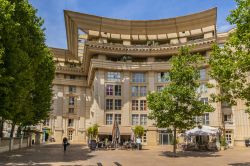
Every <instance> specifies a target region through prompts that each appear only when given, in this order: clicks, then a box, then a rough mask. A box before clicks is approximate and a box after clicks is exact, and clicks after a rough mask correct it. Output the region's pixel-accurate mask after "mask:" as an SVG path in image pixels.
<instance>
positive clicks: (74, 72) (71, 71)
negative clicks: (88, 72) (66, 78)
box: [56, 66, 83, 75]
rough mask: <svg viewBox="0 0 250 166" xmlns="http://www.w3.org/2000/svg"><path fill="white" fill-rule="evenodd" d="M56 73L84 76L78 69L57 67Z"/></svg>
mask: <svg viewBox="0 0 250 166" xmlns="http://www.w3.org/2000/svg"><path fill="white" fill-rule="evenodd" d="M56 73H63V74H72V75H83V70H82V69H81V68H76V67H73V68H70V67H66V66H56Z"/></svg>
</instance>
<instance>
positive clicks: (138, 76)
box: [132, 73, 146, 83]
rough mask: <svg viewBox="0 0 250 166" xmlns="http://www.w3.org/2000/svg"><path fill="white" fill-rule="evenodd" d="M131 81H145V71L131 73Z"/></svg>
mask: <svg viewBox="0 0 250 166" xmlns="http://www.w3.org/2000/svg"><path fill="white" fill-rule="evenodd" d="M132 82H135V83H144V82H146V79H145V73H133V74H132Z"/></svg>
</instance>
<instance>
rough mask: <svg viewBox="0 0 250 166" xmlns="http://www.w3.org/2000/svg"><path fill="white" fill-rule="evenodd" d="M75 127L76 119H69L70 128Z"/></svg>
mask: <svg viewBox="0 0 250 166" xmlns="http://www.w3.org/2000/svg"><path fill="white" fill-rule="evenodd" d="M73 126H74V119H68V127H73Z"/></svg>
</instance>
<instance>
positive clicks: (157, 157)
mask: <svg viewBox="0 0 250 166" xmlns="http://www.w3.org/2000/svg"><path fill="white" fill-rule="evenodd" d="M171 150H172V147H171V146H156V147H146V146H145V147H144V149H143V150H141V151H137V150H134V151H132V150H108V151H104V150H100V151H92V152H91V151H90V150H89V149H88V148H87V147H86V146H85V145H82V144H71V145H70V147H69V148H68V150H67V152H66V153H64V152H63V147H62V145H60V144H47V145H40V146H35V147H32V148H28V149H22V150H17V151H13V152H8V153H0V165H1V166H5V165H15V166H16V165H25V166H26V165H39V166H54V165H63V166H69V165H70V166H81V165H83V166H137V165H138V166H161V165H162V166H163V165H164V166H172V165H173V166H182V165H185V166H186V165H188V166H200V165H202V166H206V165H209V166H224V165H229V166H250V148H245V147H241V148H238V147H237V148H234V149H228V150H226V151H220V152H178V156H179V157H176V158H173V157H170V156H169V154H171V153H170V151H171Z"/></svg>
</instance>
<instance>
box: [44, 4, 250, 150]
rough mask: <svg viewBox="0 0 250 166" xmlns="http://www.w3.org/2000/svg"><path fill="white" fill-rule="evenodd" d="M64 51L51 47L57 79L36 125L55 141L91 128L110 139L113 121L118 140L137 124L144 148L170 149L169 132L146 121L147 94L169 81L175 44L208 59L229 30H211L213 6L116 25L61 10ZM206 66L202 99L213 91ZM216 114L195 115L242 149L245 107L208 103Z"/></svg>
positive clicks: (82, 135)
mask: <svg viewBox="0 0 250 166" xmlns="http://www.w3.org/2000/svg"><path fill="white" fill-rule="evenodd" d="M64 17H65V25H66V33H67V45H68V49H67V50H65V49H58V48H51V49H52V52H53V53H54V61H55V65H56V76H55V80H54V82H53V85H54V86H53V91H54V97H53V111H52V113H51V116H50V118H49V119H47V120H46V121H45V123H44V126H43V131H44V132H47V131H49V132H47V133H50V135H51V136H52V137H54V138H55V140H56V141H61V140H62V138H63V137H68V138H69V140H72V141H75V142H84V141H86V129H87V128H88V127H89V126H92V125H93V124H98V125H99V126H100V127H99V137H100V139H102V138H104V137H110V135H111V132H112V126H113V123H114V122H115V121H117V122H118V123H119V128H120V132H121V135H122V136H123V138H124V139H128V138H130V135H131V129H132V128H133V127H134V126H135V125H142V126H144V129H145V135H144V137H143V143H144V144H147V145H158V144H169V143H170V142H171V141H170V140H171V138H172V134H171V132H170V130H168V129H165V128H157V127H155V124H154V121H152V120H149V119H148V114H149V113H150V110H149V109H148V108H147V101H146V95H147V93H148V92H149V91H160V90H161V89H162V88H163V87H164V86H165V85H167V84H168V80H167V79H165V78H166V77H167V76H168V71H169V69H170V64H169V59H170V58H171V57H172V56H175V55H176V54H177V52H178V49H179V48H180V47H181V46H192V47H193V50H192V51H193V52H194V53H197V52H199V53H200V54H201V55H203V56H204V57H208V56H209V54H210V52H211V46H212V45H213V44H215V43H218V44H220V45H221V46H223V43H224V42H225V41H226V39H227V37H228V33H217V30H216V17H217V9H216V8H213V9H209V10H207V11H203V12H200V13H195V14H191V15H186V16H180V17H176V18H168V19H160V20H120V19H111V18H105V17H99V16H94V15H88V14H82V13H77V12H73V11H64ZM208 70H209V66H208V65H204V66H203V67H202V68H201V69H200V74H201V78H200V81H201V86H200V88H199V89H198V90H197V93H200V94H201V100H202V101H204V102H205V103H206V102H208V101H209V95H210V94H211V93H214V92H216V93H218V92H217V91H218V90H216V89H208V88H207V87H206V83H207V82H212V83H214V80H211V79H210V78H209V76H208ZM211 104H212V105H213V107H214V108H215V109H216V111H215V112H213V113H206V114H204V115H203V116H202V117H196V119H197V121H198V122H200V123H202V124H204V125H209V126H213V127H225V129H226V138H227V140H228V142H229V143H230V144H231V145H243V143H244V139H245V138H246V137H250V127H249V126H250V122H249V119H248V114H246V113H245V112H244V103H243V101H239V104H238V106H236V107H233V108H230V107H228V106H227V105H226V104H221V103H211Z"/></svg>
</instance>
